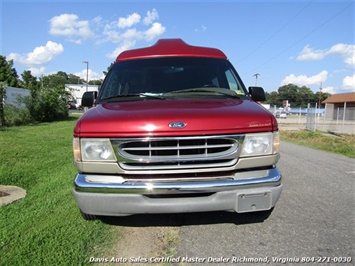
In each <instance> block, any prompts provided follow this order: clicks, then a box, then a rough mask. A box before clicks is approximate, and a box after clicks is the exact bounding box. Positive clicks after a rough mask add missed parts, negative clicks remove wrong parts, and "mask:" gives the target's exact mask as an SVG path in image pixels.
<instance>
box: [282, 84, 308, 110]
mask: <svg viewBox="0 0 355 266" xmlns="http://www.w3.org/2000/svg"><path fill="white" fill-rule="evenodd" d="M278 95H279V100H280V101H281V102H282V101H284V100H288V102H289V103H290V104H291V105H292V106H293V107H306V106H307V103H309V102H314V93H313V91H312V90H311V89H310V88H308V87H306V86H302V87H299V86H297V85H294V84H288V85H284V86H282V87H280V88H279V90H278Z"/></svg>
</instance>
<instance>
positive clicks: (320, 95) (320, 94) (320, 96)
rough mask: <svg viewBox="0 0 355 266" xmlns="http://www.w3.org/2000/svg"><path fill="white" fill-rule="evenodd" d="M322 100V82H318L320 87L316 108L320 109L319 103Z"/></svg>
mask: <svg viewBox="0 0 355 266" xmlns="http://www.w3.org/2000/svg"><path fill="white" fill-rule="evenodd" d="M321 99H322V82H320V87H319V97H318V106H319V108H320V101H321Z"/></svg>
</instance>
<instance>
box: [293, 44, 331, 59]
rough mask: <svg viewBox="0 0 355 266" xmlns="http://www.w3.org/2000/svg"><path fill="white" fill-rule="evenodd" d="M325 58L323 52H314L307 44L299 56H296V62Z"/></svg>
mask: <svg viewBox="0 0 355 266" xmlns="http://www.w3.org/2000/svg"><path fill="white" fill-rule="evenodd" d="M324 56H325V52H324V50H314V49H312V48H310V47H309V44H307V45H306V46H305V47H304V48H303V49H302V51H301V52H300V54H299V55H298V56H297V60H300V61H306V60H321V59H323V58H324Z"/></svg>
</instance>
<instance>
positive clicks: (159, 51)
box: [116, 39, 227, 62]
mask: <svg viewBox="0 0 355 266" xmlns="http://www.w3.org/2000/svg"><path fill="white" fill-rule="evenodd" d="M167 56H169V57H170V56H193V57H212V58H222V59H227V56H226V55H225V54H224V53H223V52H222V51H221V50H219V49H215V48H208V47H200V46H192V45H189V44H187V43H185V42H184V41H183V40H181V39H161V40H158V41H157V42H156V43H155V44H154V45H153V46H150V47H146V48H140V49H134V50H127V51H124V52H122V53H120V54H119V55H118V56H117V59H116V62H119V61H125V60H132V59H141V58H152V57H167Z"/></svg>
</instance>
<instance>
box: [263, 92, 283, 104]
mask: <svg viewBox="0 0 355 266" xmlns="http://www.w3.org/2000/svg"><path fill="white" fill-rule="evenodd" d="M266 103H268V104H270V105H271V106H274V105H277V106H280V105H281V103H282V101H280V99H279V94H278V93H277V91H272V92H270V93H268V92H266Z"/></svg>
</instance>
